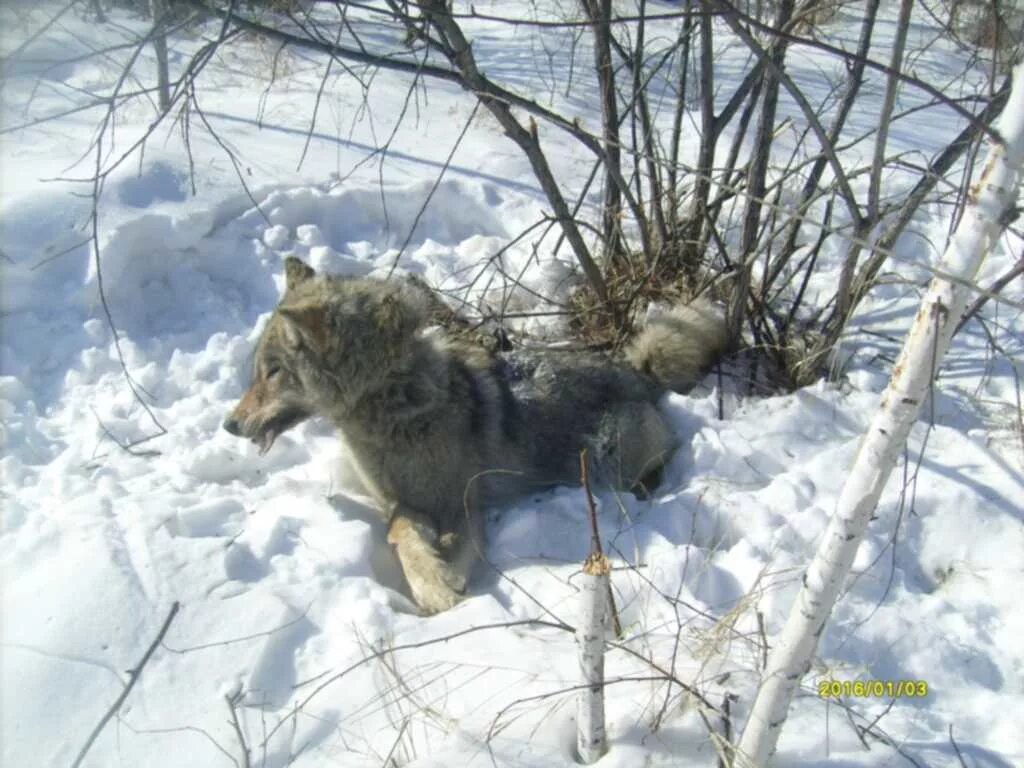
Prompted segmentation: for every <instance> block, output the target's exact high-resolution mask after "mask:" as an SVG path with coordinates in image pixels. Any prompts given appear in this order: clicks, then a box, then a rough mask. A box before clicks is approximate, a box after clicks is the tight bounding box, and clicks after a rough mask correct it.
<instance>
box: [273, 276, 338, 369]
mask: <svg viewBox="0 0 1024 768" xmlns="http://www.w3.org/2000/svg"><path fill="white" fill-rule="evenodd" d="M299 263H300V264H302V262H299ZM303 266H305V265H303ZM310 271H312V270H310ZM277 313H278V315H280V316H281V319H282V320H283V321H284V322H283V323H282V328H283V331H284V338H285V341H286V342H287V343H288V345H289V346H291V347H298V346H300V345H301V344H302V343H303V342H305V343H306V344H307V345H309V346H312V347H313V348H314V349H318V350H323V349H325V348H326V346H327V312H326V311H325V310H324V307H323V305H321V304H297V305H293V306H283V307H278V308H277Z"/></svg>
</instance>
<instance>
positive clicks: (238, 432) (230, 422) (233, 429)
mask: <svg viewBox="0 0 1024 768" xmlns="http://www.w3.org/2000/svg"><path fill="white" fill-rule="evenodd" d="M224 429H226V430H227V431H228V432H230V433H231V434H232V435H234V436H235V437H241V436H242V428H241V427H240V426H239V424H238V419H236V418H235V417H233V416H228V417H227V418H226V419H224Z"/></svg>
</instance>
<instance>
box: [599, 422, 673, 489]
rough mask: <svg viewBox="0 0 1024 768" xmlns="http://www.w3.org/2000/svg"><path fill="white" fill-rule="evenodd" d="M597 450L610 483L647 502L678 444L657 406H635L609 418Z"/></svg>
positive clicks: (605, 423)
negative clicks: (631, 492) (646, 499)
mask: <svg viewBox="0 0 1024 768" xmlns="http://www.w3.org/2000/svg"><path fill="white" fill-rule="evenodd" d="M595 448H596V454H597V455H596V457H595V458H596V459H597V460H598V462H599V466H600V468H601V471H602V473H603V474H604V476H605V480H606V481H607V482H610V483H611V484H612V485H613V486H615V487H617V488H621V489H624V490H630V491H633V492H634V493H636V494H637V495H638V496H640V497H641V498H646V497H647V496H649V495H650V493H651V491H653V490H654V487H655V486H656V485H657V484H658V482H659V481H660V477H661V469H662V467H664V465H665V463H666V462H667V461H668V460H669V458H670V457H671V455H672V451H673V450H674V449H675V440H674V438H673V436H672V433H671V431H670V430H669V428H668V425H666V424H665V420H664V419H663V418H662V416H661V414H660V413H658V409H657V408H656V407H655V406H653V405H651V404H650V403H644V402H634V403H624V404H622V405H620V406H618V407H617V408H616V409H615V410H614V411H612V412H611V413H610V414H608V416H607V417H606V418H605V421H604V423H603V424H602V427H601V430H600V432H599V434H598V436H597V440H596V445H595Z"/></svg>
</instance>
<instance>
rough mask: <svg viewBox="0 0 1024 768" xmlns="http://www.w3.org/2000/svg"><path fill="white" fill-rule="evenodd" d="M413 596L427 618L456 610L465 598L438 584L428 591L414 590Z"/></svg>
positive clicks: (445, 585) (446, 586) (427, 589)
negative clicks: (452, 609) (449, 610)
mask: <svg viewBox="0 0 1024 768" xmlns="http://www.w3.org/2000/svg"><path fill="white" fill-rule="evenodd" d="M412 596H413V598H415V600H416V604H417V605H418V606H419V607H420V610H421V611H423V615H425V616H431V615H433V614H435V613H441V612H442V611H447V610H448V609H449V608H454V607H455V606H456V605H457V604H458V602H459V601H460V600H461V599H462V597H463V596H462V595H461V594H459V593H458V592H456V591H455V590H454V589H451V588H450V587H449V586H448V585H447V584H437V585H433V586H431V587H430V588H426V589H415V588H414V589H413V591H412Z"/></svg>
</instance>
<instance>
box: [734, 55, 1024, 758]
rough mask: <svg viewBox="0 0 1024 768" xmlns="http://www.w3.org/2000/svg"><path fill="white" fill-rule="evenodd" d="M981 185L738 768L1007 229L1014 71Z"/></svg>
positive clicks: (816, 626) (750, 752) (845, 565)
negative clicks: (986, 259)
mask: <svg viewBox="0 0 1024 768" xmlns="http://www.w3.org/2000/svg"><path fill="white" fill-rule="evenodd" d="M997 130H998V132H999V134H1000V136H1001V137H1002V139H1003V143H1001V144H996V143H993V145H992V147H991V149H990V150H989V155H988V158H987V160H986V161H985V167H984V169H983V170H982V174H981V178H980V179H979V180H978V182H977V183H976V184H975V185H974V186H973V187H972V188H971V194H970V196H969V198H968V205H967V209H966V210H965V211H964V215H963V218H962V219H961V221H960V224H959V226H958V227H957V230H956V233H955V234H954V235H953V239H952V240H951V242H950V244H949V247H948V248H947V249H946V253H945V254H944V256H943V260H942V263H941V265H940V267H939V273H940V274H943V275H949V276H951V277H954V278H957V282H954V281H952V280H949V279H945V278H944V277H939V276H936V277H935V278H934V279H933V280H932V283H931V286H930V287H929V289H928V292H927V294H926V295H925V297H924V300H923V301H922V302H921V307H920V309H919V310H918V313H917V317H916V318H915V320H914V324H913V326H912V327H911V329H910V332H909V334H908V335H907V338H906V341H905V342H904V346H903V351H902V352H901V354H900V358H899V360H898V361H897V362H896V366H895V367H894V368H893V372H892V378H891V379H890V381H889V386H888V388H887V389H886V391H885V394H884V395H883V396H882V401H881V404H880V405H879V409H878V412H877V414H876V415H875V418H874V420H873V421H872V423H871V426H870V428H869V430H868V432H867V433H866V434H865V436H864V437H863V439H862V441H861V445H860V449H859V451H858V453H857V458H856V459H855V461H854V465H853V467H852V469H851V470H850V476H849V477H848V478H847V481H846V485H845V486H844V487H843V491H842V494H841V495H840V497H839V502H838V505H837V507H836V510H835V513H834V514H833V516H832V519H831V521H830V522H829V526H828V529H827V530H826V532H825V535H824V537H823V539H822V540H821V543H820V544H819V546H818V551H817V553H816V554H815V556H814V559H813V560H812V562H811V564H810V566H809V567H808V569H807V572H806V573H805V574H804V578H803V586H802V587H801V589H800V592H799V594H798V595H797V598H796V602H795V603H794V605H793V607H792V609H791V611H790V615H789V618H788V620H787V621H786V625H785V627H784V628H783V630H782V633H781V634H780V635H779V637H778V638H777V639H776V641H775V648H774V649H773V651H772V653H771V656H770V657H769V659H768V666H767V668H766V669H765V672H764V677H763V679H762V681H761V686H760V689H759V690H758V692H757V697H756V699H755V700H754V705H753V707H752V709H751V712H750V717H749V718H748V720H747V725H746V728H745V730H744V732H743V736H742V738H741V740H740V744H739V749H738V752H737V759H736V765H737V766H759V767H760V766H764V765H766V764H767V763H768V761H769V760H770V758H771V756H772V754H773V753H774V752H775V746H776V743H777V742H778V738H779V733H780V732H781V730H782V726H783V724H784V723H785V721H786V715H787V712H788V710H789V704H790V702H791V700H792V698H793V694H794V692H795V691H796V689H797V687H798V686H799V685H800V681H801V679H802V678H803V676H804V675H805V674H806V673H807V671H808V670H809V669H810V666H811V660H812V658H813V657H814V653H815V650H816V648H817V645H818V639H819V638H820V637H821V633H822V631H823V630H824V629H825V624H826V622H827V621H828V618H829V615H830V614H831V612H832V606H833V605H834V604H835V601H836V597H837V596H838V594H839V591H840V589H841V588H842V586H843V583H844V581H845V579H846V576H847V574H848V573H849V571H850V566H851V564H852V563H853V559H854V556H855V555H856V553H857V547H858V546H859V545H860V542H861V539H862V538H863V536H864V531H865V530H866V528H867V525H868V521H869V519H870V518H871V513H872V512H873V511H874V509H875V506H876V504H877V503H878V498H879V496H880V495H881V493H882V489H883V488H884V487H885V483H886V480H888V478H889V474H890V472H891V471H892V469H893V466H894V465H895V463H896V459H897V457H898V456H899V454H900V452H901V451H902V450H903V445H904V443H905V442H906V439H907V435H908V434H909V433H910V429H911V427H912V426H913V424H914V422H915V421H916V419H917V415H918V412H919V410H920V407H921V403H922V401H923V400H924V398H925V396H926V395H927V393H928V388H929V386H930V385H931V382H932V380H933V378H934V376H935V371H936V370H937V368H938V364H939V362H940V361H941V360H942V357H943V355H945V353H946V350H947V349H948V348H949V342H950V339H951V338H952V336H953V332H954V330H955V329H956V327H957V323H958V321H959V319H960V316H961V315H962V314H963V311H964V307H965V306H966V304H967V299H968V294H969V290H970V289H969V288H968V287H967V286H966V285H965V284H964V283H963V282H960V281H971V280H972V279H973V278H974V276H975V274H976V273H977V271H978V267H979V266H980V265H981V262H982V259H983V258H984V256H985V254H986V253H988V251H989V250H990V249H991V247H992V246H993V244H994V243H995V242H996V240H997V239H998V237H999V236H1000V234H1001V233H1002V231H1003V229H1004V228H1005V226H1006V220H1007V218H1008V214H1009V213H1010V212H1011V211H1012V209H1013V207H1014V205H1015V204H1016V201H1017V186H1018V183H1019V181H1020V171H1021V165H1022V161H1024V65H1019V66H1018V67H1017V69H1016V71H1015V73H1014V79H1013V87H1012V92H1011V94H1010V98H1009V102H1008V103H1007V105H1006V108H1005V109H1004V110H1003V114H1002V116H1001V117H1000V120H999V121H998V123H997Z"/></svg>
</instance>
